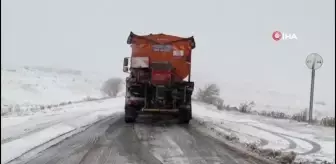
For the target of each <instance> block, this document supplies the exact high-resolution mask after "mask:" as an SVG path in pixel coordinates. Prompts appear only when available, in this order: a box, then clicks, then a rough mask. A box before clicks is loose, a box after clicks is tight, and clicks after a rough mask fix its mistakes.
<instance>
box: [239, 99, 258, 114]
mask: <svg viewBox="0 0 336 164" xmlns="http://www.w3.org/2000/svg"><path fill="white" fill-rule="evenodd" d="M254 106H255V102H254V101H251V102H249V103H247V102H245V103H241V104H240V106H239V108H238V110H239V111H240V112H242V113H250V112H251V110H252V108H253V107H254Z"/></svg>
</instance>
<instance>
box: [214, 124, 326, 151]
mask: <svg viewBox="0 0 336 164" xmlns="http://www.w3.org/2000/svg"><path fill="white" fill-rule="evenodd" d="M221 121H226V122H232V123H237V124H243V125H246V126H250V127H253V128H256V129H259V130H261V131H265V132H268V133H271V134H272V135H275V136H277V137H280V138H282V139H284V140H286V141H287V142H288V143H289V145H288V147H287V148H285V149H281V150H282V151H287V150H293V149H295V148H297V143H296V142H295V141H293V140H292V139H290V138H288V137H292V138H296V139H299V140H302V141H304V142H307V143H308V144H310V145H311V146H312V148H311V149H310V150H308V151H306V152H303V153H300V152H297V154H299V155H308V154H313V153H317V152H319V151H320V150H321V145H319V144H318V143H316V142H314V141H311V140H308V139H305V138H301V137H295V136H292V135H288V134H283V133H279V132H274V131H271V130H268V129H264V128H261V127H258V126H255V125H250V124H248V123H246V122H236V121H228V120H221ZM212 124H214V123H212ZM220 124H223V123H222V122H221V123H220ZM216 126H217V125H216ZM220 128H222V127H220ZM238 133H239V132H238Z"/></svg>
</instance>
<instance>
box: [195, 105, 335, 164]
mask: <svg viewBox="0 0 336 164" xmlns="http://www.w3.org/2000/svg"><path fill="white" fill-rule="evenodd" d="M193 113H194V114H193V115H194V117H195V118H196V120H197V121H198V122H199V123H200V124H202V125H205V126H206V127H207V128H210V129H212V130H213V131H214V132H216V133H218V132H219V133H221V134H224V135H225V136H231V137H235V138H238V139H239V143H243V144H256V146H258V147H259V148H261V149H272V150H280V151H284V152H290V151H294V152H295V153H297V154H298V155H297V157H296V161H307V160H308V161H310V162H312V161H314V162H318V161H329V162H333V163H335V128H330V127H321V126H312V125H308V124H307V123H299V122H296V121H290V120H277V119H273V118H267V117H263V116H257V115H248V114H242V113H238V112H228V111H218V110H217V109H216V108H215V107H213V106H210V105H205V104H202V103H199V102H195V103H194V104H193Z"/></svg>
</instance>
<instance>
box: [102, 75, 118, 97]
mask: <svg viewBox="0 0 336 164" xmlns="http://www.w3.org/2000/svg"><path fill="white" fill-rule="evenodd" d="M122 81H123V80H122V79H120V78H110V79H108V80H107V81H105V82H104V84H103V86H102V88H101V92H102V93H103V94H105V95H108V96H109V97H116V96H117V94H118V93H119V92H120V91H121V87H122Z"/></svg>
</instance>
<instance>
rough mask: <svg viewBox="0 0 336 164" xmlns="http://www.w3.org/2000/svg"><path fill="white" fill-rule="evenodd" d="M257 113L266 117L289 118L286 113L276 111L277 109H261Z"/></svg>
mask: <svg viewBox="0 0 336 164" xmlns="http://www.w3.org/2000/svg"><path fill="white" fill-rule="evenodd" d="M258 114H259V115H262V116H266V117H272V118H277V119H288V118H290V117H289V116H288V115H286V114H285V113H284V112H278V111H271V112H268V111H261V112H258Z"/></svg>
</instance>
